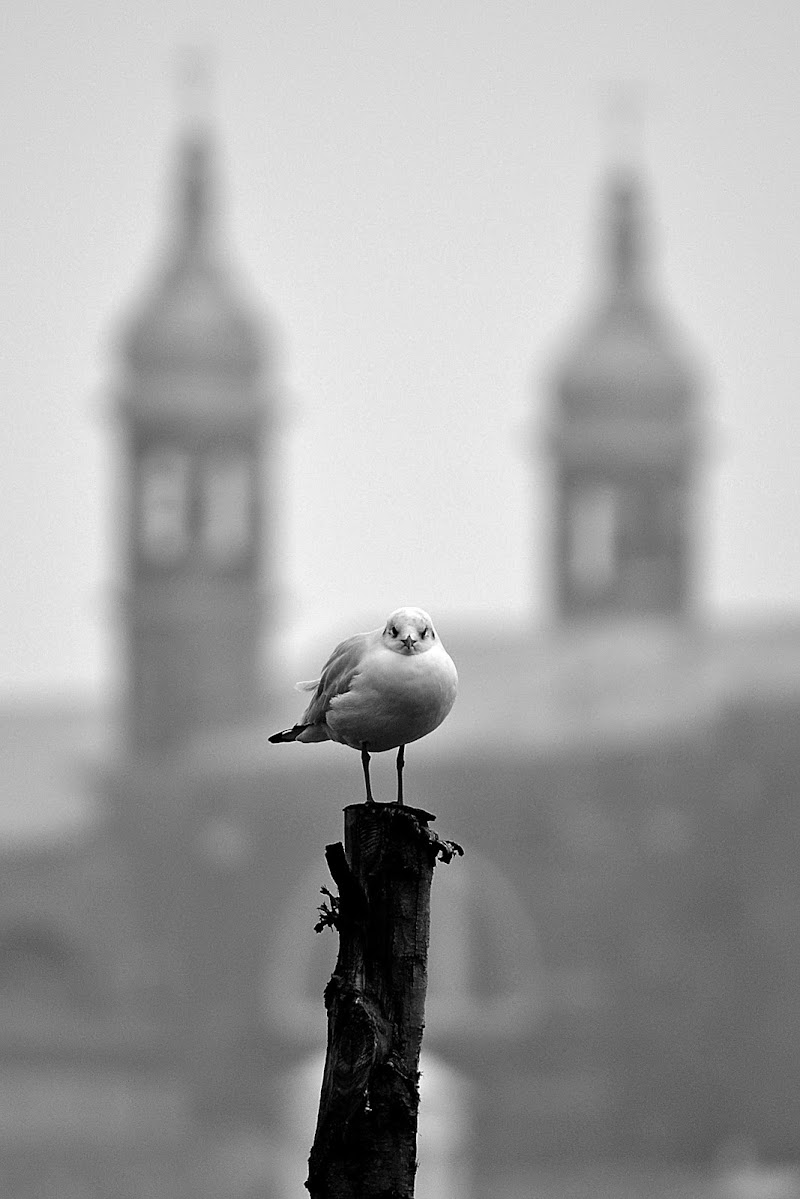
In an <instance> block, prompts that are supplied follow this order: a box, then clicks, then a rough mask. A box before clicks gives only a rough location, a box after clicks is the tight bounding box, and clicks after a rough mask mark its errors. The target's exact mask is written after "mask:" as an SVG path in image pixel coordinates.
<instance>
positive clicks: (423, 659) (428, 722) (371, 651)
mask: <svg viewBox="0 0 800 1199" xmlns="http://www.w3.org/2000/svg"><path fill="white" fill-rule="evenodd" d="M298 687H300V688H301V689H303V690H309V691H312V690H313V692H314V696H313V698H312V700H311V702H310V703H309V705H308V707H307V708H306V710H305V712H304V713H303V715H302V716H301V717H300V720H299V721H298V723H297V724H296V725H294V726H293V727H292V728H290V729H284V731H283V732H280V733H275V734H274V736H272V737H270V741H273V742H281V741H304V742H309V741H338V742H340V743H341V744H342V745H349V746H351V747H352V748H353V749H358V750H360V751H361V759H362V764H363V767H364V779H365V782H366V787H367V802H368V803H371V802H372V801H373V797H372V791H371V788H370V781H369V755H370V752H373V753H381V752H382V751H384V750H389V749H397V750H398V754H397V802H398V803H402V802H403V761H404V749H405V746H406V745H408V744H409V743H410V742H411V741H418V740H419V738H420V737H425V736H427V734H428V733H432V732H433V730H434V729H435V728H438V726H439V725H440V724H441V723H442V721H443V720H444V718H445V717H446V716H447V714H448V712H449V711H450V709H451V708H452V706H453V703H454V701H455V698H456V690H457V687H458V675H457V673H456V668H455V666H454V665H453V661H452V659H451V657H450V655H449V654H448V653H447V650H446V649H445V648H444V646H443V645H442V643H441V641H440V640H439V638H438V636H437V634H436V630H435V629H434V627H433V622H432V620H431V618H430V616H429V615H428V613H427V612H424V611H423V610H422V608H414V607H405V608H398V609H397V610H396V611H395V612H393V613H392V614H391V616H390V617H389V618H388V620H387V621H386V624H385V625H384V626H383V627H382V628H379V629H374V630H373V631H372V632H370V633H357V634H356V635H355V636H354V637H348V639H347V640H346V641H342V642H341V643H340V644H339V645H337V646H336V649H335V650H334V651H333V653H332V654H331V656H330V657H329V658H328V661H327V662H326V663H325V666H324V668H323V671H322V675H321V676H320V678H319V679H314V680H313V681H312V682H309V683H298Z"/></svg>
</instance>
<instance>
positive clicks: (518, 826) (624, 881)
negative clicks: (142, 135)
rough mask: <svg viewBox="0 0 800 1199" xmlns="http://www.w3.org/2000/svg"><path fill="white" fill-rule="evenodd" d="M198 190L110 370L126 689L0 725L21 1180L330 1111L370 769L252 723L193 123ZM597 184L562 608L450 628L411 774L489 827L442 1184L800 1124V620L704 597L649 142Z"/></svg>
mask: <svg viewBox="0 0 800 1199" xmlns="http://www.w3.org/2000/svg"><path fill="white" fill-rule="evenodd" d="M175 191H176V198H175V201H176V202H175V205H174V209H175V216H174V228H173V230H172V234H171V237H170V239H169V246H168V252H167V257H166V261H165V263H164V265H163V269H162V271H161V273H160V274H159V275H158V277H157V279H156V280H155V283H154V284H153V286H152V288H151V289H150V290H149V291H148V292H147V293H146V295H145V297H144V299H143V301H142V303H141V304H140V306H139V308H138V309H137V310H136V312H135V314H134V317H133V319H132V320H130V321H128V322H127V324H126V325H125V328H124V332H123V340H122V359H123V374H122V379H121V384H120V387H119V389H118V394H117V396H116V401H115V403H116V412H117V419H118V423H119V429H120V433H121V446H122V467H123V476H124V489H123V490H124V494H125V520H124V522H123V526H122V527H123V529H124V537H125V542H126V563H127V568H126V587H125V593H124V595H123V596H122V597H121V607H120V620H121V625H122V630H123V633H124V642H125V645H126V654H127V658H126V663H127V666H126V675H127V684H128V691H127V696H126V701H125V705H124V710H123V712H122V713H120V714H119V715H117V714H104V715H103V716H102V717H101V716H97V717H95V716H93V715H92V714H85V713H84V714H77V715H76V714H74V713H63V712H61V713H59V712H56V711H53V712H52V713H47V712H45V713H41V712H40V713H38V714H35V715H33V714H30V713H25V712H13V711H9V712H6V713H4V714H3V723H2V725H1V726H0V735H1V736H2V743H3V745H4V753H5V751H6V750H7V751H8V754H7V756H8V760H9V762H12V760H13V761H15V762H16V763H17V765H16V768H15V769H14V770H10V772H9V773H8V774H7V778H8V786H9V789H11V788H13V790H14V792H15V795H16V797H17V798H22V799H23V800H24V804H25V806H26V808H27V810H28V814H29V813H30V812H33V811H40V812H42V813H43V815H42V817H41V819H40V820H39V822H38V826H37V833H36V835H35V836H34V835H33V834H32V833H31V835H30V836H26V835H24V829H23V830H22V832H21V833H20V835H19V836H18V837H17V838H16V839H14V840H13V841H9V842H8V843H7V844H6V845H4V846H3V847H2V858H3V869H2V874H1V875H0V988H1V989H2V993H3V998H4V1003H3V1005H2V1011H0V1060H1V1061H2V1071H1V1072H0V1075H1V1077H2V1082H0V1146H1V1149H0V1186H1V1187H2V1190H3V1193H4V1194H6V1195H8V1196H9V1199H22V1197H23V1196H25V1197H27V1196H34V1195H35V1196H36V1197H37V1199H49V1197H51V1196H53V1197H55V1196H58V1199H68V1197H69V1196H72V1195H75V1196H78V1195H80V1196H81V1197H82V1199H87V1197H89V1196H109V1195H112V1194H113V1195H114V1196H131V1199H134V1197H135V1199H144V1197H145V1196H148V1197H149V1196H159V1197H160V1199H163V1197H165V1196H169V1197H170V1199H172V1197H173V1196H175V1197H178V1196H187V1197H188V1196H190V1195H191V1196H192V1197H193V1199H202V1197H203V1196H206V1195H207V1196H209V1199H210V1197H211V1196H219V1195H222V1194H224V1195H225V1196H226V1199H236V1197H240V1196H241V1197H242V1199H244V1197H250V1196H256V1195H258V1196H259V1197H260V1199H263V1196H264V1195H275V1196H276V1199H282V1196H283V1195H284V1194H295V1193H296V1194H300V1193H302V1183H303V1180H304V1177H305V1175H304V1163H303V1154H304V1152H305V1151H307V1148H308V1146H309V1145H310V1136H311V1133H312V1132H313V1116H314V1112H313V1101H314V1089H315V1079H316V1077H317V1074H316V1071H318V1069H319V1053H320V1049H321V1047H322V1046H323V1044H324V1032H325V1027H324V1013H323V1008H322V999H321V992H322V987H323V985H324V982H325V980H326V975H327V973H328V972H329V971H330V968H331V966H332V963H333V957H334V949H335V947H334V945H333V944H332V941H333V938H332V937H331V938H329V941H330V943H327V942H326V940H325V938H324V937H317V938H315V937H314V934H313V932H312V926H313V923H314V919H315V908H316V904H317V902H318V899H319V895H318V892H319V887H320V886H321V885H322V884H323V883H325V882H326V877H325V872H324V869H323V867H322V853H321V851H322V847H323V846H324V844H325V843H326V842H327V841H330V840H335V839H338V838H339V836H340V822H341V817H340V809H341V807H342V806H344V805H345V804H346V803H348V802H351V801H352V799H353V797H354V793H353V787H354V785H355V784H356V782H357V771H356V770H355V769H354V768H353V763H352V761H351V760H349V759H348V755H346V754H342V753H341V752H340V751H338V750H337V749H336V748H335V747H333V752H332V753H331V754H329V753H328V749H329V748H331V747H316V750H315V752H314V753H309V754H308V755H305V754H303V755H301V754H295V753H293V752H292V750H291V747H290V748H289V750H288V751H276V750H275V749H274V748H272V747H269V746H268V745H266V733H267V732H268V731H270V730H271V728H272V727H273V726H272V723H271V721H272V719H273V717H272V716H271V715H270V711H269V709H270V703H269V696H268V694H267V690H268V689H267V685H266V681H265V680H264V678H263V677H262V668H261V665H260V663H261V661H262V659H263V655H262V652H261V647H262V644H263V642H262V639H263V638H264V636H265V634H268V632H269V624H270V618H271V611H272V599H271V596H272V594H273V592H274V579H273V577H272V573H273V572H272V564H271V561H270V555H269V541H270V530H271V526H272V517H271V513H270V511H269V503H268V495H269V476H270V462H271V454H272V446H271V420H270V411H271V403H272V400H271V396H272V393H273V388H274V381H273V380H272V378H271V364H270V360H269V352H268V347H267V345H266V344H265V343H264V341H263V340H262V339H263V330H262V328H261V326H260V322H259V321H258V320H257V319H256V317H255V316H254V315H253V312H252V311H251V308H250V307H249V306H248V304H247V303H246V302H245V301H244V300H243V299H242V295H243V294H244V293H243V292H242V289H241V288H240V287H239V286H238V285H237V283H236V282H235V280H234V277H233V275H232V273H231V271H230V269H229V267H228V262H227V256H226V254H225V252H224V251H223V249H222V247H221V246H220V239H219V234H218V229H217V205H216V200H215V186H214V156H213V152H212V144H211V138H210V134H209V132H208V131H207V129H205V128H202V127H197V128H192V129H190V130H188V131H187V133H186V135H185V137H184V138H183V140H182V142H181V145H180V146H179V150H178V169H177V186H176V188H175ZM602 208H603V218H602V224H603V229H604V238H605V249H604V262H603V276H602V282H601V286H600V289H599V295H598V300H597V304H596V308H595V309H594V310H593V312H592V313H591V314H590V316H589V319H588V320H587V322H586V323H585V325H584V326H583V328H582V329H581V331H580V332H579V334H578V335H577V336H576V338H575V339H574V341H573V343H572V346H571V348H570V349H569V351H568V353H567V354H566V355H565V356H564V357H563V358H562V359H561V360H560V361H559V363H558V364H557V368H556V370H555V373H554V385H553V394H552V403H551V407H550V412H549V420H548V430H547V437H546V445H547V452H548V453H550V454H551V455H552V457H553V463H554V467H555V471H554V476H555V487H556V495H555V497H554V498H555V513H556V519H555V526H554V530H553V540H552V548H553V553H552V578H553V588H554V595H555V599H556V604H555V607H556V612H557V615H558V619H557V620H556V621H555V622H554V624H553V627H551V628H549V629H546V630H542V631H541V632H540V633H539V634H536V635H531V637H530V639H529V640H527V641H525V642H524V643H520V642H519V641H518V640H515V639H514V638H512V637H510V636H509V637H508V638H506V639H503V638H498V639H497V640H496V641H495V642H493V643H491V644H489V645H486V644H485V640H484V644H483V646H482V648H479V647H477V646H476V644H475V642H473V641H471V639H470V638H469V635H468V633H464V634H463V636H462V638H461V641H460V642H459V638H458V636H457V635H455V636H448V644H449V645H451V647H452V652H453V655H454V657H455V658H456V660H457V662H458V666H459V672H460V676H461V695H460V698H459V704H458V708H457V710H456V713H454V716H453V718H452V719H451V720H450V721H449V722H447V724H446V725H445V726H443V728H442V729H441V730H440V731H439V733H437V737H436V738H432V739H431V741H430V744H429V745H427V744H424V743H421V745H420V748H419V752H418V755H416V756H415V763H416V764H415V766H414V768H413V773H412V774H411V776H410V778H409V782H410V784H411V787H412V788H415V787H416V788H419V786H420V781H421V780H423V779H424V795H419V796H418V800H419V802H421V801H422V800H423V799H424V800H425V805H426V806H433V807H435V808H436V810H437V812H438V813H439V816H440V820H441V822H442V831H443V832H444V833H445V834H452V835H454V836H456V837H458V839H459V840H461V841H463V842H464V843H465V844H466V847H467V856H466V858H465V860H464V861H463V862H459V863H454V864H452V865H451V866H450V867H448V868H447V869H444V868H442V869H441V870H440V871H439V872H437V878H436V880H435V886H434V904H435V908H434V921H433V943H432V949H431V983H430V993H429V1002H428V1028H427V1031H426V1051H427V1052H428V1053H429V1055H430V1059H429V1060H430V1065H429V1067H427V1069H428V1075H429V1079H430V1084H431V1086H430V1094H431V1099H430V1103H431V1105H432V1106H431V1109H430V1110H431V1111H435V1110H438V1112H439V1116H440V1126H439V1128H438V1131H437V1129H436V1128H435V1127H434V1124H435V1122H429V1124H428V1130H427V1131H425V1130H423V1136H422V1142H421V1156H422V1157H423V1160H425V1157H426V1155H427V1159H428V1162H429V1166H428V1177H429V1178H431V1179H438V1180H439V1181H438V1182H435V1183H434V1182H431V1183H430V1184H428V1185H429V1187H430V1190H429V1192H428V1193H422V1191H420V1194H419V1199H435V1197H436V1196H438V1197H439V1199H444V1193H443V1192H442V1186H443V1185H444V1183H443V1182H442V1179H445V1178H447V1177H448V1174H449V1176H450V1177H458V1178H459V1180H460V1181H459V1189H458V1194H459V1195H460V1196H461V1199H464V1196H466V1195H467V1194H469V1193H470V1191H469V1187H470V1186H471V1187H472V1188H473V1189H474V1192H475V1194H481V1193H486V1194H489V1193H492V1190H493V1187H496V1186H497V1183H498V1178H500V1177H501V1176H502V1175H504V1174H506V1173H507V1174H509V1175H512V1174H513V1175H518V1176H520V1177H521V1176H523V1175H524V1174H525V1172H526V1171H527V1170H530V1169H531V1168H533V1166H534V1165H535V1164H536V1163H538V1162H541V1161H547V1160H549V1161H552V1160H558V1159H574V1158H576V1157H585V1158H587V1159H599V1158H605V1159H620V1158H623V1159H624V1158H641V1157H659V1156H660V1157H663V1158H665V1159H673V1160H682V1161H686V1160H700V1159H703V1158H707V1157H708V1156H710V1155H711V1154H713V1153H714V1151H715V1149H716V1148H717V1146H718V1145H719V1144H721V1143H722V1142H724V1141H725V1140H727V1139H728V1138H730V1137H735V1136H739V1135H742V1136H748V1137H752V1138H754V1140H755V1142H756V1143H757V1145H758V1147H759V1149H760V1151H761V1152H762V1153H764V1154H767V1155H773V1156H794V1155H798V1154H800V1146H798V1144H797V1130H798V1129H800V1097H799V1096H798V1093H797V1089H796V1086H795V1078H796V1075H797V1069H798V1066H799V1065H800V954H798V952H797V950H798V932H797V930H798V927H800V883H798V880H797V877H796V869H795V866H794V861H793V859H794V848H793V847H794V843H795V837H794V834H795V833H796V832H797V831H798V829H797V826H798V822H799V821H800V817H799V816H798V808H797V804H796V802H795V795H796V794H797V789H798V783H799V782H800V745H799V744H798V738H797V735H796V730H797V718H798V714H799V713H800V627H798V628H795V627H784V628H778V627H776V626H774V625H767V624H765V625H763V626H752V627H750V628H747V629H745V628H740V629H735V630H729V631H727V632H722V631H719V630H714V629H711V628H707V627H704V625H703V623H702V621H701V620H700V618H699V614H698V612H697V609H696V605H695V602H694V594H693V585H694V574H693V563H694V555H695V554H696V548H695V544H694V525H695V520H696V495H697V486H698V469H699V467H700V464H701V450H702V439H701V436H700V429H701V416H702V413H701V405H700V388H699V384H698V378H699V376H698V372H697V370H696V367H695V365H694V359H693V355H692V354H691V352H690V351H689V350H687V348H686V342H685V339H684V338H683V337H682V336H681V335H680V334H679V333H678V332H677V331H676V329H675V327H674V326H673V323H672V321H671V319H670V318H669V317H668V315H667V314H666V313H665V312H664V310H663V308H662V305H661V304H660V302H659V301H658V299H657V282H656V277H655V276H656V273H655V271H654V270H653V269H652V267H651V264H650V262H649V256H648V221H647V217H646V214H645V211H644V195H643V187H642V183H641V180H640V178H639V176H638V174H637V172H635V171H626V172H614V173H612V176H611V178H610V179H609V181H608V183H607V185H606V188H605V191H604V194H603V199H602ZM284 715H285V713H284ZM282 718H283V717H282V716H279V717H278V718H277V720H278V723H280V721H281V719H282ZM275 727H277V724H276V725H275ZM87 730H88V733H87ZM81 734H85V735H86V737H87V740H86V741H85V744H86V746H87V747H88V748H86V750H85V751H84V752H80V750H79V749H78V748H73V746H77V745H78V744H79V743H80V735H81ZM20 747H22V748H20ZM14 754H16V757H14ZM301 759H302V760H301ZM65 793H69V794H70V795H74V796H76V797H77V800H76V802H75V803H74V804H72V805H70V804H69V803H66V802H64V803H62V804H61V811H62V815H63V819H62V821H61V823H60V825H59V826H58V827H56V825H55V822H54V821H53V823H52V827H51V825H50V824H49V823H48V817H47V811H48V805H53V806H54V808H57V807H58V806H59V803H58V797H60V798H61V799H63V797H64V795H65ZM414 799H415V797H414V795H413V794H412V795H411V797H410V801H411V802H414ZM22 823H23V824H24V821H23V822H22ZM437 1086H438V1087H439V1088H442V1087H443V1088H444V1090H445V1091H446V1093H447V1095H448V1096H449V1100H448V1101H446V1102H444V1103H443V1104H442V1106H441V1108H439V1109H436V1107H435V1104H436V1100H435V1098H434V1094H435V1091H436V1088H437ZM309 1104H310V1105H311V1106H309ZM424 1116H425V1109H424V1105H423V1118H424ZM303 1120H306V1121H309V1120H310V1124H309V1132H308V1136H307V1137H305V1139H304V1136H305V1134H304V1133H302V1127H303ZM298 1130H300V1131H298ZM303 1146H305V1150H304V1149H303ZM448 1146H449V1148H448ZM469 1146H471V1148H468V1147H469ZM437 1153H438V1154H439V1159H438V1165H437V1161H436V1160H434V1159H435V1158H436V1154H437ZM448 1154H450V1159H448V1156H447V1155H448ZM456 1159H457V1160H456ZM456 1164H457V1165H458V1170H457V1171H456V1170H455V1167H456ZM291 1178H294V1179H295V1183H294V1187H293V1188H292V1187H291V1186H290V1184H289V1182H288V1180H289V1179H291ZM487 1180H488V1181H487Z"/></svg>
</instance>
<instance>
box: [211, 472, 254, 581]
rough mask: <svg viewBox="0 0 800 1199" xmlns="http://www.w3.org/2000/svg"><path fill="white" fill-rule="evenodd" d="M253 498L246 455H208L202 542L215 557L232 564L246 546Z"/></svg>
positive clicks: (247, 544)
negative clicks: (215, 456) (213, 456)
mask: <svg viewBox="0 0 800 1199" xmlns="http://www.w3.org/2000/svg"><path fill="white" fill-rule="evenodd" d="M252 501H253V492H252V475H251V470H250V463H249V461H248V460H247V459H246V458H243V457H234V456H231V457H226V458H212V459H209V461H208V462H207V463H206V465H205V471H204V475H203V499H202V542H203V546H204V548H205V549H206V551H207V552H208V554H209V555H210V557H211V558H213V559H214V561H216V562H218V563H221V564H223V565H224V564H231V563H233V562H235V561H236V560H237V559H239V558H241V557H242V555H243V554H244V553H246V552H247V550H248V549H249V547H250V543H251V537H252V531H251V524H252Z"/></svg>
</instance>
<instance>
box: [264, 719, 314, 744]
mask: <svg viewBox="0 0 800 1199" xmlns="http://www.w3.org/2000/svg"><path fill="white" fill-rule="evenodd" d="M307 728H308V725H307V724H295V725H293V726H292V728H290V729H283V730H282V731H281V732H280V733H273V734H272V736H271V737H270V741H271V742H272V744H273V745H278V744H279V743H280V742H283V741H296V740H297V738H298V737H299V736H300V734H301V733H302V732H304V731H305V730H306V729H307Z"/></svg>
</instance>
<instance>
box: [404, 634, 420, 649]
mask: <svg viewBox="0 0 800 1199" xmlns="http://www.w3.org/2000/svg"><path fill="white" fill-rule="evenodd" d="M400 644H401V645H404V646H405V647H406V649H407V650H408V652H409V653H411V651H412V649H413V648H414V646H415V645H416V644H417V641H416V638H415V637H412V636H411V634H410V633H409V634H408V636H407V637H401V638H400Z"/></svg>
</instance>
